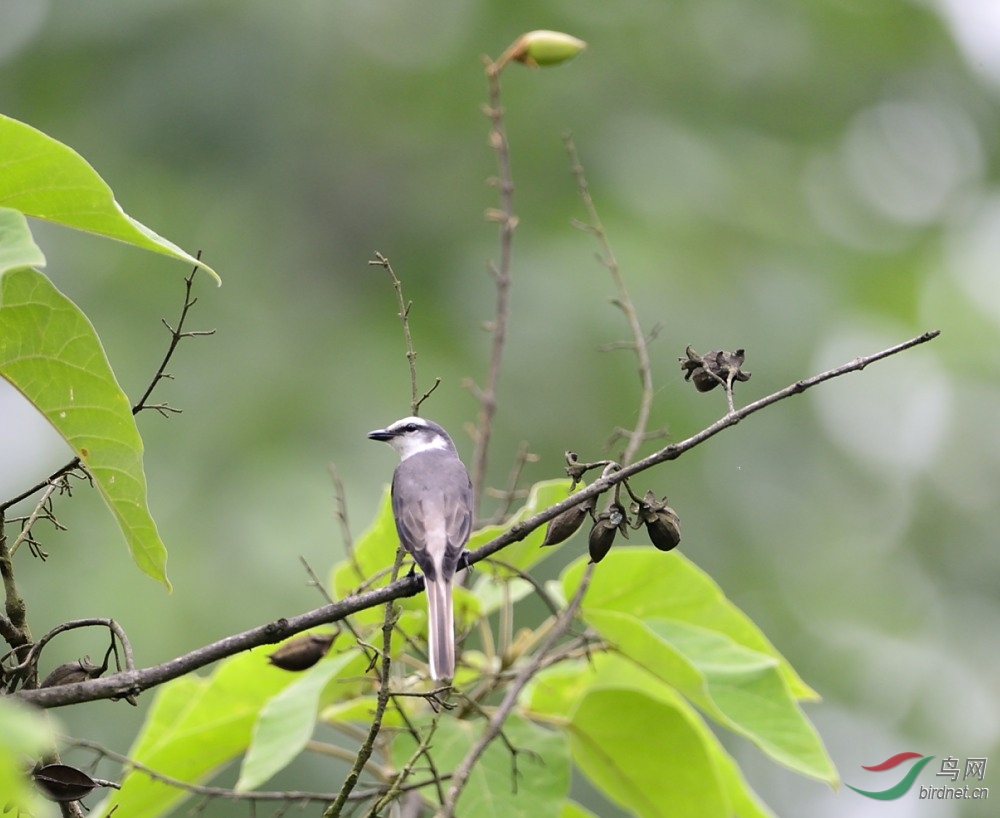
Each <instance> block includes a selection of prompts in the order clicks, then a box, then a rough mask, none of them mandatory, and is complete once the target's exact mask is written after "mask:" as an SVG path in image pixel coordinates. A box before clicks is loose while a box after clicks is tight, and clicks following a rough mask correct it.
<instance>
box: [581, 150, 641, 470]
mask: <svg viewBox="0 0 1000 818" xmlns="http://www.w3.org/2000/svg"><path fill="white" fill-rule="evenodd" d="M563 142H564V143H565V145H566V153H567V154H569V160H570V165H571V170H572V172H573V177H574V178H575V179H576V189H577V192H578V193H579V195H580V200H581V201H582V202H583V207H584V209H585V210H586V211H587V223H586V224H584V225H581V226H582V228H583V229H584V230H586V231H587V232H588V233H590V234H591V235H593V236H594V238H596V239H597V243H598V246H599V247H600V249H601V252H600V254H599V255H598V259H599V260H600V262H601V264H603V265H604V267H605V268H607V271H608V272H609V273H610V274H611V279H612V281H614V284H615V289H616V290H617V291H618V297H617V298H616V299H615V300H614V302H613V303H614V304H615V305H616V306H617V307H618V308H619V309H620V310H621V311H622V312H623V313H624V314H625V320H626V321H627V322H628V326H629V330H630V331H631V333H632V342H631V343H630V344H627V345H626V346H627V347H628V348H629V349H632V350H634V351H635V357H636V360H637V363H638V367H639V381H640V383H641V384H642V396H641V398H640V400H639V413H638V416H637V417H636V421H635V428H634V429H632V431H631V432H630V433H629V434H628V444H627V445H626V447H625V452H624V453H623V454H622V458H621V462H622V465H623V466H627V465H628V464H629V463H631V462H632V458H633V457H635V454H636V452H637V451H638V450H639V446H640V445H642V442H643V440H645V438H646V426H647V425H648V424H649V413H650V411H651V409H652V406H653V371H652V367H651V366H650V363H649V350H648V348H647V345H646V341H647V336H646V334H645V333H643V331H642V327H641V326H640V325H639V317H638V315H637V314H636V311H635V305H634V304H633V303H632V298H631V296H629V293H628V289H627V288H626V287H625V280H624V279H623V278H622V275H621V270H620V269H619V267H618V260H617V259H616V258H615V254H614V251H613V250H612V249H611V242H610V241H609V240H608V234H607V233H606V232H605V230H604V224H603V223H602V222H601V217H600V216H599V215H598V213H597V207H596V205H595V204H594V200H593V198H592V197H591V195H590V187H589V185H588V184H587V176H586V174H585V173H584V170H583V165H582V164H581V163H580V158H579V155H578V154H577V151H576V145H575V144H574V142H573V137H572V136H571V135H570V134H566V135H565V137H563ZM657 333H659V328H658V327H655V328H654V329H653V331H652V332H650V334H649V337H650V338H651V337H655V335H656V334H657Z"/></svg>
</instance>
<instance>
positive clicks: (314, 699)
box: [236, 650, 367, 790]
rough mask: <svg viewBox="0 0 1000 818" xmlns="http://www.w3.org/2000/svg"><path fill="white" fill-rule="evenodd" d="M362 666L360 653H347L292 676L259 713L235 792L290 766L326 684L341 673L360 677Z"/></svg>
mask: <svg viewBox="0 0 1000 818" xmlns="http://www.w3.org/2000/svg"><path fill="white" fill-rule="evenodd" d="M365 664H367V659H366V658H365V657H363V656H362V655H361V653H360V651H357V650H351V651H346V652H344V653H342V654H340V655H339V656H332V657H330V658H329V659H326V660H324V661H322V662H320V663H319V664H317V665H315V666H314V667H312V668H310V669H309V670H308V671H306V672H305V673H303V674H301V675H299V676H292V677H291V678H292V681H291V683H290V684H289V685H288V686H287V687H285V688H284V689H283V690H281V691H279V692H278V694H277V695H276V696H275V697H274V698H273V699H271V700H270V701H269V702H268V703H267V704H265V705H264V707H263V708H262V709H261V711H260V717H259V718H258V719H257V724H256V726H255V727H254V732H253V741H252V743H251V744H250V747H249V749H248V750H247V753H246V756H244V758H243V765H242V766H241V768H240V777H239V780H238V781H237V782H236V789H238V790H252V789H254V788H256V787H259V786H260V785H261V784H263V783H264V782H265V781H267V780H268V779H269V778H271V776H273V775H274V774H275V773H277V772H279V771H280V770H282V769H284V768H285V767H286V766H287V765H288V764H289V763H291V762H292V761H293V760H294V759H295V758H296V757H297V756H298V755H299V753H301V752H302V750H303V749H304V748H305V746H306V744H307V743H308V741H309V739H311V738H312V735H313V731H314V730H315V728H316V719H317V716H318V714H319V710H320V708H321V707H322V705H323V701H322V696H323V692H324V691H325V690H326V689H327V688H328V687H329V685H330V682H331V681H332V680H334V679H336V678H337V677H339V676H343V675H345V673H349V674H350V675H352V676H358V675H360V674H363V673H364V665H365Z"/></svg>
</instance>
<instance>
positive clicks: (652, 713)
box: [568, 687, 732, 818]
mask: <svg viewBox="0 0 1000 818" xmlns="http://www.w3.org/2000/svg"><path fill="white" fill-rule="evenodd" d="M568 729H569V735H570V746H571V748H572V751H573V760H574V761H575V762H576V763H577V765H578V766H579V767H580V769H581V770H582V771H583V772H584V773H585V774H586V775H587V777H588V778H589V779H590V780H591V781H592V782H593V783H594V784H595V785H597V786H598V787H599V788H600V789H601V790H602V791H603V792H604V793H606V794H607V795H608V797H610V798H611V799H612V800H613V801H615V802H616V803H618V804H621V805H622V806H625V807H626V808H628V809H630V810H632V811H633V812H635V813H636V814H638V815H641V816H643V818H729V817H730V816H731V815H732V811H731V809H730V801H729V798H728V795H727V793H726V790H725V788H724V786H723V782H722V781H721V779H720V776H719V772H718V769H717V767H716V765H715V763H714V759H713V757H712V753H711V752H710V750H709V744H708V742H707V740H706V735H705V733H706V732H707V731H706V730H705V728H704V726H703V725H699V723H698V720H697V717H696V716H695V714H694V713H693V711H691V710H690V709H689V708H688V707H687V706H686V705H685V703H684V702H683V700H682V699H680V697H676V699H674V700H673V701H670V697H669V695H668V692H667V689H666V688H664V689H663V690H662V691H661V695H660V696H659V697H653V696H650V695H647V694H646V693H645V692H641V691H639V690H634V689H627V688H617V687H596V688H595V689H592V690H591V691H590V692H588V693H587V694H586V695H585V696H584V697H583V700H582V701H581V702H580V704H579V705H578V706H577V708H576V710H575V711H574V712H573V714H572V716H571V719H570V724H569V728H568Z"/></svg>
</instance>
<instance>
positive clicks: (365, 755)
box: [323, 547, 403, 818]
mask: <svg viewBox="0 0 1000 818" xmlns="http://www.w3.org/2000/svg"><path fill="white" fill-rule="evenodd" d="M402 564H403V549H402V547H399V548H397V549H396V560H395V562H394V563H393V566H392V577H391V579H390V583H391V582H393V581H395V579H396V576H397V575H398V574H399V568H400V566H401V565H402ZM394 608H395V606H394V605H393V603H392V601H391V600H390V601H389V602H386V604H385V616H384V618H383V620H382V667H381V670H380V672H379V688H378V695H377V696H376V699H375V714H374V715H373V717H372V722H371V726H370V728H369V730H368V736H367V737H366V738H365V741H364V743H363V744H362V745H361V749H359V750H358V756H357V758H356V759H355V761H354V766H353V767H352V768H351V771H350V772H349V773H348V774H347V778H346V779H345V780H344V784H343V786H342V787H341V788H340V792H339V793H338V794H337V800H336V801H334V802H333V803H332V804H330V806H328V807H327V808H326V810H325V811H324V812H323V818H337V816H339V815H340V813H341V811H342V810H343V808H344V804H345V803H347V798H348V796H349V795H350V794H351V790H353V789H354V787H355V786H356V785H357V783H358V780H359V779H360V778H361V772H362V770H364V768H365V765H366V764H367V763H368V759H370V758H371V755H372V752H373V751H374V749H375V739H377V738H378V734H379V731H381V729H382V717H383V716H384V715H385V708H386V706H387V705H388V704H389V696H390V692H389V690H390V688H389V671H390V669H391V667H392V659H391V654H392V631H393V628H394V627H395V625H396V614H395V610H394Z"/></svg>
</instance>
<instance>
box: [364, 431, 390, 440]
mask: <svg viewBox="0 0 1000 818" xmlns="http://www.w3.org/2000/svg"><path fill="white" fill-rule="evenodd" d="M392 438H393V434H392V432H389V431H387V430H385V429H376V430H375V431H373V432H369V433H368V439H369V440H383V441H385V440H392Z"/></svg>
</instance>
